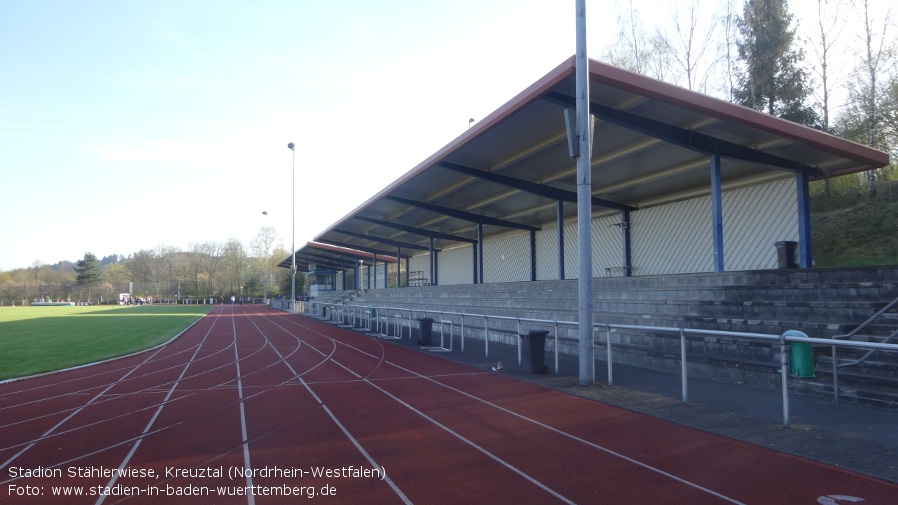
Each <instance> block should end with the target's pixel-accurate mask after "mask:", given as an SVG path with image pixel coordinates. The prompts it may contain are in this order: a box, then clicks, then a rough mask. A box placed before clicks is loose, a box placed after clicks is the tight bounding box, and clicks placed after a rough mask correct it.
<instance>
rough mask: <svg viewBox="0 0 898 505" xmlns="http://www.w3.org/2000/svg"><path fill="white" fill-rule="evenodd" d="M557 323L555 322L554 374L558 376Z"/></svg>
mask: <svg viewBox="0 0 898 505" xmlns="http://www.w3.org/2000/svg"><path fill="white" fill-rule="evenodd" d="M558 352H559V351H558V321H555V374H556V375H557V374H558Z"/></svg>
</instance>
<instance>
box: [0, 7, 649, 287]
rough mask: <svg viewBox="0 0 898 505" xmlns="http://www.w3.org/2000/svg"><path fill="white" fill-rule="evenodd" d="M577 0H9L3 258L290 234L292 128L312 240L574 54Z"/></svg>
mask: <svg viewBox="0 0 898 505" xmlns="http://www.w3.org/2000/svg"><path fill="white" fill-rule="evenodd" d="M614 3H615V2H608V1H606V0H601V1H600V0H588V2H587V14H588V17H587V23H588V26H589V56H590V57H593V58H598V57H599V56H600V54H601V52H602V48H603V47H604V46H605V45H607V44H608V43H610V42H611V41H612V40H613V39H614V36H615V32H616V28H615V21H616V14H615V13H614V11H613V8H612V7H611V6H610V4H614ZM637 4H638V6H639V9H640V11H641V12H646V13H649V14H655V13H658V12H661V11H662V10H664V9H663V8H662V7H660V6H665V5H667V3H666V2H663V1H660V0H639V1H638V2H637ZM574 5H575V2H574V0H564V1H560V0H430V1H420V0H380V1H377V2H372V1H367V0H366V1H361V0H358V1H353V0H327V1H322V0H294V1H276V0H268V1H254V2H246V1H230V0H218V1H197V0H175V1H170V0H144V1H136V0H119V1H113V0H106V1H99V0H79V1H68V0H64V1H63V0H0V175H2V179H0V181H2V182H0V188H2V196H0V237H3V238H2V241H3V245H4V247H2V248H0V270H9V269H13V268H19V267H28V266H30V265H31V264H32V263H33V262H35V261H40V262H42V263H55V262H56V261H59V260H71V261H76V260H78V259H80V258H82V257H83V255H84V253H85V252H92V253H94V254H96V255H97V256H100V257H102V256H105V255H109V254H113V253H117V254H123V255H128V254H131V253H133V252H136V251H138V250H140V249H154V248H156V247H158V246H162V245H166V246H173V247H177V248H180V249H187V248H188V247H189V246H190V244H192V243H202V242H206V241H216V242H225V241H226V240H227V239H228V238H236V239H239V240H241V241H242V242H243V243H244V244H246V245H248V244H249V242H250V241H251V240H252V239H253V238H254V237H255V236H256V235H257V233H258V232H259V230H260V228H261V227H262V226H265V225H266V223H267V224H268V225H269V226H273V227H274V228H275V229H276V231H277V234H278V238H279V239H280V241H281V242H282V243H283V244H284V245H285V246H286V247H287V248H289V247H290V244H291V240H292V236H291V229H292V220H291V201H292V200H291V199H292V191H291V163H292V159H291V152H290V150H289V149H287V147H286V146H287V143H288V142H295V143H296V146H297V148H296V154H295V155H296V159H295V163H296V178H297V182H296V244H297V245H301V244H303V243H305V242H306V241H308V240H311V239H312V238H313V237H314V236H315V235H316V234H318V233H319V232H321V231H323V230H324V229H325V228H326V227H327V226H329V225H331V224H332V223H334V222H335V221H337V220H338V219H340V218H341V217H343V216H344V215H346V214H347V213H348V212H350V211H351V210H352V209H354V208H355V207H357V206H358V205H359V204H360V203H362V202H363V201H365V200H366V199H367V198H369V197H370V196H372V195H374V194H375V193H376V192H377V191H379V190H380V189H382V188H383V187H385V186H386V185H388V184H389V183H390V182H392V181H393V180H395V179H396V178H397V177H398V176H400V175H401V174H403V173H405V172H407V171H408V170H410V169H412V168H413V167H414V166H415V165H417V164H418V163H419V162H421V161H423V160H424V159H425V158H427V157H428V156H429V155H430V154H432V153H433V152H435V151H437V150H438V149H439V148H441V147H443V146H444V145H446V144H447V143H448V142H450V141H451V140H452V139H453V138H455V137H456V136H458V135H459V134H461V133H463V132H464V130H465V129H466V128H467V127H468V119H469V118H475V119H479V118H483V117H484V116H486V115H487V114H489V113H490V112H492V111H493V110H495V109H496V108H498V107H499V106H501V105H502V104H503V103H505V102H506V101H508V100H509V99H511V98H512V97H513V96H514V95H516V94H517V93H519V92H520V91H522V90H523V89H524V88H526V87H527V86H528V85H530V84H531V83H532V82H533V81H535V80H536V79H538V78H539V77H541V76H542V75H544V74H545V73H546V72H548V71H549V70H551V69H552V68H554V67H555V66H557V65H558V64H560V63H561V62H562V61H563V60H564V59H566V58H568V57H570V56H571V55H573V54H574V52H575V37H574V21H575V15H574ZM662 15H663V14H662ZM647 24H650V23H647ZM262 211H267V212H268V217H267V221H266V218H264V217H263V215H262Z"/></svg>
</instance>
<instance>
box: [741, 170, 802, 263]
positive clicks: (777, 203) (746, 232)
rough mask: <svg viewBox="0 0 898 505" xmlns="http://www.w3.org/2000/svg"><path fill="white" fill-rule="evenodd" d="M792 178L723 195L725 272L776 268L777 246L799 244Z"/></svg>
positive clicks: (796, 204)
mask: <svg viewBox="0 0 898 505" xmlns="http://www.w3.org/2000/svg"><path fill="white" fill-rule="evenodd" d="M796 191H797V188H796V186H795V179H787V180H784V181H779V182H774V183H771V184H767V185H764V186H755V187H751V188H745V189H740V190H736V191H731V192H728V193H724V194H723V251H724V253H723V254H724V256H723V260H724V268H725V269H726V270H760V269H765V268H776V267H777V258H776V247H775V246H774V244H775V243H776V242H779V241H782V240H790V241H796V242H797V241H798V203H797V199H796V196H795V195H796Z"/></svg>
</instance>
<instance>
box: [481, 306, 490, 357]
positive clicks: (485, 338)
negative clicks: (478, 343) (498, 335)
mask: <svg viewBox="0 0 898 505" xmlns="http://www.w3.org/2000/svg"><path fill="white" fill-rule="evenodd" d="M488 323H489V319H487V318H486V316H483V353H484V354H483V355H484V356H486V357H487V358H489V357H490V332H489V330H487V324H488Z"/></svg>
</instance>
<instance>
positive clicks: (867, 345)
mask: <svg viewBox="0 0 898 505" xmlns="http://www.w3.org/2000/svg"><path fill="white" fill-rule="evenodd" d="M896 302H898V300H896ZM321 305H323V306H331V307H336V306H340V307H341V310H343V309H344V308H346V307H352V306H355V307H360V308H361V309H362V310H364V313H365V314H366V315H367V317H368V318H369V321H368V326H369V327H370V309H372V308H373V309H375V311H376V312H377V314H378V316H377V317H378V318H380V317H381V314H382V313H384V314H386V315H387V319H389V317H390V316H389V314H390V312H391V311H392V312H395V316H396V317H397V319H401V314H404V313H408V328H409V332H408V334H409V338H411V320H412V316H413V315H414V314H416V313H421V314H423V315H424V317H427V314H435V315H436V314H439V315H440V318H441V319H442V318H443V317H446V316H457V317H459V318H460V328H461V352H464V341H465V320H466V318H472V319H482V320H483V329H484V336H483V338H484V349H485V350H484V352H485V353H486V356H487V357H489V321H490V320H502V321H515V322H517V327H518V339H517V348H518V364H520V363H521V331H520V325H521V323H522V322H525V323H532V324H537V325H546V326H549V325H551V326H552V327H554V328H555V335H554V338H555V350H556V351H555V353H554V354H555V373H558V355H559V352H558V341H559V337H558V327H559V326H575V325H578V324H579V323H578V322H577V321H562V320H553V319H535V318H524V317H513V316H491V315H487V314H471V313H465V312H445V311H438V310H425V309H410V308H408V307H384V306H377V305H346V304H336V303H320V302H315V303H314V304H312V307H310V309H309V310H308V312H310V313H312V314H314V313H316V310H315V309H316V308H317V306H321ZM890 305H892V304H890ZM884 310H885V309H884ZM336 312H337V311H335V310H331V311H330V312H329V315H328V317H330V318H333V317H334V316H335V314H336ZM396 329H397V334H398V335H397V338H402V331H401V328H400V327H399V322H398V321H397V323H396ZM599 329H604V330H605V334H606V339H605V342H604V345H605V348H606V352H607V361H606V363H607V367H608V385H609V386H611V385H612V384H613V360H612V347H613V343H612V340H611V334H612V332H613V331H622V330H623V331H635V332H647V333H649V332H650V333H652V334H655V335H659V336H664V335H667V334H669V335H670V336H672V337H677V338H679V339H680V374H681V381H682V400H683V402H684V403H686V402H688V381H687V379H688V373H687V367H686V365H687V364H688V359H687V353H686V338H689V337H709V336H712V337H724V338H735V339H742V340H756V341H766V342H769V343H770V345H771V346H772V347H775V346H779V350H780V362H779V370H780V375H781V384H782V396H783V426H784V427H788V426H789V422H790V421H789V390H788V389H789V385H788V377H789V362H788V359H787V356H788V353H789V351H788V345H787V343H788V342H798V343H807V344H823V345H832V346H833V347H834V348H835V347H836V346H839V347H851V348H858V349H871V350H886V351H898V345H896V344H888V343H877V342H862V341H852V340H834V339H828V338H827V339H823V338H812V337H805V336H792V335H785V334H784V335H768V334H765V333H748V332H733V331H722V330H702V329H693V328H676V327H661V326H639V325H627V324H611V323H594V324H593V325H592V330H593V331H592V347H593V349H595V347H596V344H597V342H596V338H595V334H596V330H599ZM598 344H599V345H601V342H598ZM593 380H595V377H593ZM833 381H834V382H833V387H834V388H835V390H836V395H837V396H836V400H837V401H838V379H837V375H835V374H834V375H833Z"/></svg>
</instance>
